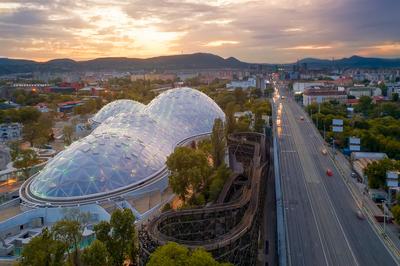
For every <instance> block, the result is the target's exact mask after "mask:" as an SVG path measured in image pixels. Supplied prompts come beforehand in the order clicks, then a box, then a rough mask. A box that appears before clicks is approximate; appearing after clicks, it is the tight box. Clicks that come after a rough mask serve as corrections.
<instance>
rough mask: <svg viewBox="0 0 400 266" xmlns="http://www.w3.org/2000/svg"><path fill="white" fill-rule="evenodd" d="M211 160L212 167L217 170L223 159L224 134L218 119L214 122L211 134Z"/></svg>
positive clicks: (221, 123) (222, 125) (222, 126)
mask: <svg viewBox="0 0 400 266" xmlns="http://www.w3.org/2000/svg"><path fill="white" fill-rule="evenodd" d="M211 146H212V158H213V163H214V167H215V168H218V167H219V166H220V165H221V164H222V163H223V162H224V158H225V132H224V124H223V122H222V120H221V119H220V118H217V119H215V120H214V126H213V129H212V133H211Z"/></svg>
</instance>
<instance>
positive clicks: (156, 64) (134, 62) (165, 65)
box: [0, 53, 250, 75]
mask: <svg viewBox="0 0 400 266" xmlns="http://www.w3.org/2000/svg"><path fill="white" fill-rule="evenodd" d="M249 65H250V64H248V63H245V62H241V61H239V60H237V59H236V58H232V57H230V58H228V59H224V58H222V57H220V56H217V55H213V54H206V53H195V54H184V55H172V56H159V57H152V58H147V59H140V58H126V57H107V58H97V59H93V60H87V61H74V60H71V59H55V60H51V61H47V62H35V61H31V60H19V59H8V58H0V75H4V74H13V73H26V72H34V71H39V72H70V71H135V70H153V69H158V70H164V69H169V70H177V69H209V68H247V67H248V66H249Z"/></svg>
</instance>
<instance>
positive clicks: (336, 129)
mask: <svg viewBox="0 0 400 266" xmlns="http://www.w3.org/2000/svg"><path fill="white" fill-rule="evenodd" d="M332 131H333V132H343V127H335V126H333V127H332Z"/></svg>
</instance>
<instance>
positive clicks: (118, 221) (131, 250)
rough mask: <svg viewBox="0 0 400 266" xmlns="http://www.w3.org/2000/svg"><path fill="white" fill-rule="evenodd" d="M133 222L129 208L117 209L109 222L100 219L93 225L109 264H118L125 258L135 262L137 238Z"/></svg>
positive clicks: (116, 265) (117, 265)
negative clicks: (104, 249) (105, 250)
mask: <svg viewBox="0 0 400 266" xmlns="http://www.w3.org/2000/svg"><path fill="white" fill-rule="evenodd" d="M134 222H135V216H134V215H133V213H132V211H131V210H130V209H124V210H120V209H117V210H116V211H114V212H113V213H112V215H111V219H110V222H106V221H102V222H100V223H98V224H97V225H95V226H94V231H95V232H96V238H97V239H98V240H99V241H101V242H103V243H104V244H105V246H106V247H107V251H108V253H109V256H110V259H109V261H110V263H111V265H114V266H120V265H122V264H123V262H124V261H125V260H126V259H130V260H131V262H133V263H135V262H136V260H137V254H138V248H137V247H138V240H137V234H136V229H135V224H134Z"/></svg>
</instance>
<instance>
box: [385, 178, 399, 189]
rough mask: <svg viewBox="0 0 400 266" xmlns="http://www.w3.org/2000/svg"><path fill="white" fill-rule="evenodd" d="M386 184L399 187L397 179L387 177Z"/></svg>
mask: <svg viewBox="0 0 400 266" xmlns="http://www.w3.org/2000/svg"><path fill="white" fill-rule="evenodd" d="M386 185H387V186H388V187H399V181H398V180H392V179H388V180H386Z"/></svg>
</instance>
